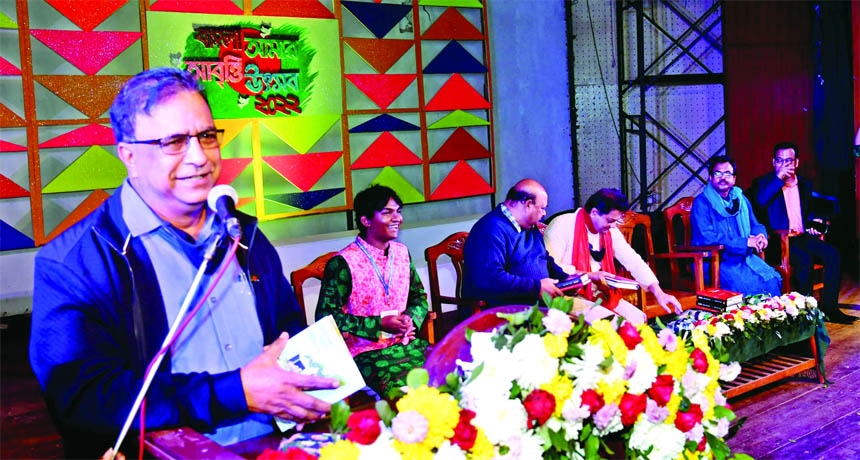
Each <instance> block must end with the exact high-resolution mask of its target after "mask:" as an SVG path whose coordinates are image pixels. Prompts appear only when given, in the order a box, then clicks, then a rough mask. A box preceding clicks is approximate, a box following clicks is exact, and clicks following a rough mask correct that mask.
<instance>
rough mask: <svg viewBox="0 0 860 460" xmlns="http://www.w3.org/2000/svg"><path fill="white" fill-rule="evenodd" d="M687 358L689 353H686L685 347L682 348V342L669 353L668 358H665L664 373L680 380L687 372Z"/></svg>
mask: <svg viewBox="0 0 860 460" xmlns="http://www.w3.org/2000/svg"><path fill="white" fill-rule="evenodd" d="M689 359H690V355H689V353H687V349H686V348H684V345H683V344H680V345H679V346H678V348H676V349H675V351H673V352H672V353H670V354H669V358H668V359H667V360H666V373H668V374H669V375H671V376H672V377H675V380H678V381H680V380H681V378H682V377H683V376H684V374H686V373H687V361H689Z"/></svg>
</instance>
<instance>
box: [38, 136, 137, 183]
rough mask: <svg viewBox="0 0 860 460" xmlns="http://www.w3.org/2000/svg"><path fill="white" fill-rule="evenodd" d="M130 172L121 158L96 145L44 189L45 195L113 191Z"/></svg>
mask: <svg viewBox="0 0 860 460" xmlns="http://www.w3.org/2000/svg"><path fill="white" fill-rule="evenodd" d="M127 173H128V171H127V170H126V168H125V165H124V164H123V163H122V161H120V160H119V158H117V157H115V156H113V155H112V154H111V153H110V152H108V151H107V150H105V149H103V148H101V147H99V146H97V145H94V146H92V147H90V148H89V149H87V151H86V152H84V154H83V155H81V156H80V157H78V159H77V160H75V161H74V162H73V163H72V164H70V165H69V166H67V167H66V169H64V170H63V171H62V172H61V173H60V174H59V175H58V176H57V177H55V178H54V180H52V181H51V182H50V183H48V185H46V186H45V187H44V188H43V189H42V192H43V193H62V192H80V191H84V190H96V189H113V188H117V187H119V186H120V184H122V181H123V180H125V177H126V175H127Z"/></svg>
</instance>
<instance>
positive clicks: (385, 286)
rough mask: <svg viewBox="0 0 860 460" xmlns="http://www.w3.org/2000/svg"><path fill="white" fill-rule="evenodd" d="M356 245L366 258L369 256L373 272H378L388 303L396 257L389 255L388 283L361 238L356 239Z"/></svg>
mask: <svg viewBox="0 0 860 460" xmlns="http://www.w3.org/2000/svg"><path fill="white" fill-rule="evenodd" d="M355 244H356V245H358V248H359V249H361V252H363V253H364V255H365V256H367V260H369V261H370V264H371V265H372V266H373V271H375V272H376V276H377V277H378V278H379V282H380V283H382V289H384V290H385V302H386V303H388V299H389V288H390V286H391V274H392V273H393V272H394V257H393V256H392V255H391V254H389V255H388V281H386V280H385V278H384V277H383V276H382V271H381V270H380V269H379V265H376V260H374V259H373V257H372V256H371V255H370V252H368V251H367V248H365V247H364V244H363V243H362V242H361V238H360V237H357V236H356V237H355Z"/></svg>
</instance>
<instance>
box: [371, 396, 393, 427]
mask: <svg viewBox="0 0 860 460" xmlns="http://www.w3.org/2000/svg"><path fill="white" fill-rule="evenodd" d="M375 407H376V413H377V414H379V418H380V419H381V420H382V421H383V422H384V423H385V425H386V426H391V421H392V420H394V417H395V416H396V415H397V414H396V413H395V412H394V410H393V409H391V406H390V405H388V401H386V400H384V399H380V400H379V401H376V405H375Z"/></svg>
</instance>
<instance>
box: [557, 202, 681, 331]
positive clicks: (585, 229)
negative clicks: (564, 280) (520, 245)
mask: <svg viewBox="0 0 860 460" xmlns="http://www.w3.org/2000/svg"><path fill="white" fill-rule="evenodd" d="M628 208H629V203H628V202H627V197H626V196H624V194H623V193H621V190H618V189H611V188H604V189H601V190H598V191H597V192H596V193H594V194H593V195H591V196H590V197H589V198H588V200H586V202H585V206H583V207H582V208H580V209H577V210H576V211H575V212H573V213H568V214H561V215H559V216H557V217H555V218H554V219H552V220H551V221H550V223H549V225H548V226H547V228H546V232H544V241H545V242H546V248H547V251H549V253H550V255H551V256H552V257H553V258H555V260H557V261H559V265H561V267H562V268H564V269H565V271H567V272H570V273H574V272H588V274H589V278H591V281H592V283H591V286H586V287H585V288H584V290H583V292H582V293H581V295H583V296H584V297H585V298H586V299H593V298H594V296H595V294H596V293H595V292H594V289H595V288H596V287H597V284H598V283H605V281H604V277H605V276H606V275H614V274H615V261H616V260H617V261H618V262H620V263H621V265H623V266H624V268H626V269H627V271H629V272H630V274H631V275H632V276H633V278H634V279H635V280H636V281H637V282H638V283H639V284H640V285H641V286H643V287H644V288H645V289H647V290H648V291H650V292H652V293H653V294H654V298H655V299H656V300H657V303H658V304H659V305H660V306H661V307H663V309H664V310H666V312H667V313H671V312H672V311H673V310H674V311H675V313H680V312H681V303H680V302H678V299H676V298H675V296H672V295H669V294H666V293H665V292H663V289H661V288H660V283H659V282H658V280H657V276H656V275H654V272H653V271H651V268H650V267H648V264H646V263H645V261H644V260H642V257H641V256H640V255H639V254H638V253H637V252H636V251H635V250H634V249H633V248H632V247H630V244H628V243H627V240H625V239H624V236H623V235H622V234H621V231H619V230H618V226H617V224H618V221H620V220H621V218H622V217H623V216H624V213H625V212H626V211H627V209H628ZM670 305H671V309H670ZM613 313H614V314H617V315H620V316H623V317H624V318H626V319H627V320H628V321H630V322H632V323H635V324H639V323H643V322H645V320H646V318H645V313H644V312H642V310H640V309H638V308H637V307H636V306H634V305H633V304H631V303H630V302H627V301H626V300H623V299H621V300H620V301H619V302H618V306H615V307H614V310H613V311H610V310H609V309H607V308H604V307H603V306H600V305H598V306H596V307H592V308H590V309H589V310H588V311H586V313H585V319H586V321H588V322H592V321H595V320H598V319H601V318H605V317H608V316H610V315H612V314H613Z"/></svg>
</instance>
